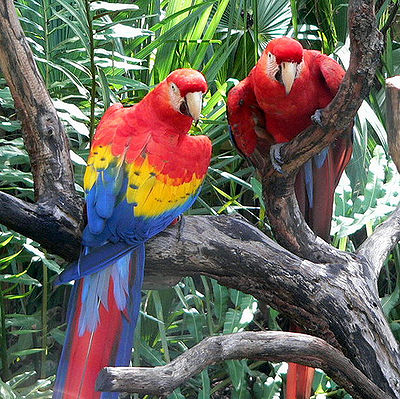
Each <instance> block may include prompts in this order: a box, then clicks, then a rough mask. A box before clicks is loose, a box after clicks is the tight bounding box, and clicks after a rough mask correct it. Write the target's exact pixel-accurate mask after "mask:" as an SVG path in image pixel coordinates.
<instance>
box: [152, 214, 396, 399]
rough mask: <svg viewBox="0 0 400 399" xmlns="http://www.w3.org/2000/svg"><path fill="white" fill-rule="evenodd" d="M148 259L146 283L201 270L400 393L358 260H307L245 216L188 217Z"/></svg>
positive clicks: (389, 339) (366, 271) (366, 273)
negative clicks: (283, 315) (290, 321)
mask: <svg viewBox="0 0 400 399" xmlns="http://www.w3.org/2000/svg"><path fill="white" fill-rule="evenodd" d="M146 256H147V261H146V280H147V281H149V280H150V281H152V282H153V283H154V281H163V280H164V279H166V278H168V279H170V280H176V279H177V278H178V277H179V276H188V275H191V276H194V275H198V274H203V275H208V276H210V277H213V278H215V279H217V280H218V281H219V282H220V283H221V284H223V285H226V286H228V287H233V288H238V289H240V290H241V291H244V292H247V293H250V294H252V295H254V296H255V297H256V298H258V299H260V300H262V301H264V302H266V303H269V304H271V306H273V307H274V308H276V309H279V310H280V311H282V312H283V313H286V314H287V315H290V317H291V318H292V319H294V320H295V321H296V322H297V323H298V324H300V325H302V326H303V327H304V328H305V330H306V332H307V333H310V334H312V335H317V336H319V337H321V338H322V339H324V340H325V341H327V342H329V343H330V344H331V345H333V346H335V347H337V348H338V349H340V350H341V351H343V353H344V354H349V356H350V354H353V355H351V360H352V362H353V364H354V365H355V366H356V367H357V368H358V369H360V370H362V371H363V373H364V374H365V375H366V376H367V377H368V378H370V379H371V380H372V381H374V382H375V383H376V384H377V385H378V386H379V387H380V388H381V389H383V390H384V391H385V392H386V393H387V395H388V396H389V397H393V398H400V392H399V391H398V385H397V384H398V382H399V381H400V353H399V348H398V345H397V342H396V340H395V338H394V337H393V335H392V333H391V331H390V329H389V326H388V324H387V322H386V320H385V317H384V315H383V312H382V309H381V307H380V301H379V298H378V295H377V292H376V286H375V283H374V278H373V275H372V274H371V273H370V268H369V264H368V263H367V262H366V261H365V260H363V259H362V258H359V259H358V258H357V259H352V258H349V259H347V260H346V262H343V263H337V262H333V263H312V262H309V261H307V260H304V259H301V258H299V257H297V256H296V255H293V254H292V253H291V252H289V251H287V250H285V249H284V248H282V247H280V246H279V245H278V244H276V243H275V242H274V241H272V240H271V239H270V238H268V237H267V236H265V235H264V234H263V233H262V232H261V231H259V230H258V229H257V228H255V227H253V226H251V225H250V224H249V223H248V222H246V221H245V220H244V219H242V218H233V217H226V216H219V217H212V216H209V217H205V216H191V217H186V218H184V219H183V222H182V223H181V224H179V225H178V226H175V227H172V228H168V229H167V230H166V231H165V232H163V233H162V234H161V235H160V236H159V237H156V238H154V239H153V240H151V241H150V242H149V243H148V246H147V252H146ZM153 285H154V284H153ZM354 354H356V355H354ZM389 375H390V376H389Z"/></svg>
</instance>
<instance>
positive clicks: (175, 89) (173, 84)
mask: <svg viewBox="0 0 400 399" xmlns="http://www.w3.org/2000/svg"><path fill="white" fill-rule="evenodd" d="M171 89H172V91H177V90H178V86H177V85H176V84H175V83H171Z"/></svg>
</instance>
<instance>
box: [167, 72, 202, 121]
mask: <svg viewBox="0 0 400 399" xmlns="http://www.w3.org/2000/svg"><path fill="white" fill-rule="evenodd" d="M166 84H167V85H168V92H169V99H170V103H171V106H172V108H173V109H174V110H175V111H176V112H178V113H179V114H183V115H186V116H189V117H190V118H192V119H194V120H195V121H197V120H198V119H199V117H200V112H201V106H202V102H203V94H204V93H205V92H206V91H207V82H206V80H205V78H204V76H203V75H202V74H201V73H200V72H199V71H196V70H194V69H186V68H183V69H177V70H175V71H174V72H172V73H171V74H170V75H169V76H168V77H167V79H166Z"/></svg>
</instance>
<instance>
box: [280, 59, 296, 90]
mask: <svg viewBox="0 0 400 399" xmlns="http://www.w3.org/2000/svg"><path fill="white" fill-rule="evenodd" d="M281 71H282V82H283V85H284V86H285V91H286V94H289V93H290V90H292V86H293V83H294V81H295V79H296V72H297V64H296V63H295V62H282V63H281Z"/></svg>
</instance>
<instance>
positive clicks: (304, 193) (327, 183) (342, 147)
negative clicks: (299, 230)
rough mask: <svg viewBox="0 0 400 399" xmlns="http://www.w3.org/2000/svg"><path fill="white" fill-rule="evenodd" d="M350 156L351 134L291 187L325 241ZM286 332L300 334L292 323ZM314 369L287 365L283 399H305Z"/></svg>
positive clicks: (308, 166)
mask: <svg viewBox="0 0 400 399" xmlns="http://www.w3.org/2000/svg"><path fill="white" fill-rule="evenodd" d="M351 154H352V134H351V131H349V132H346V133H344V134H343V135H342V136H341V137H339V138H338V139H337V141H336V142H335V143H333V144H332V145H331V146H330V148H328V149H326V150H324V151H322V152H321V154H319V155H318V156H317V157H315V158H314V159H312V160H310V161H308V162H307V163H306V164H305V165H304V167H303V168H302V169H300V171H299V173H298V175H297V177H296V183H295V190H296V197H297V201H298V203H299V207H300V210H301V211H302V213H303V215H304V218H305V220H306V222H307V223H308V225H309V226H310V228H311V229H312V230H313V231H314V232H315V234H317V235H318V236H319V237H321V238H323V239H324V240H325V241H327V242H329V241H330V230H331V219H332V211H333V201H334V199H335V189H336V186H337V185H338V183H339V180H340V177H341V176H342V173H343V171H344V169H345V167H346V165H347V164H348V163H349V161H350V158H351ZM290 324H291V325H290V328H289V329H290V331H293V332H302V329H301V328H300V327H299V326H297V325H296V324H294V323H290ZM313 379H314V369H313V368H311V367H307V366H303V365H302V364H297V363H289V369H288V373H287V380H286V399H309V398H310V395H311V388H312V383H313Z"/></svg>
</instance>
